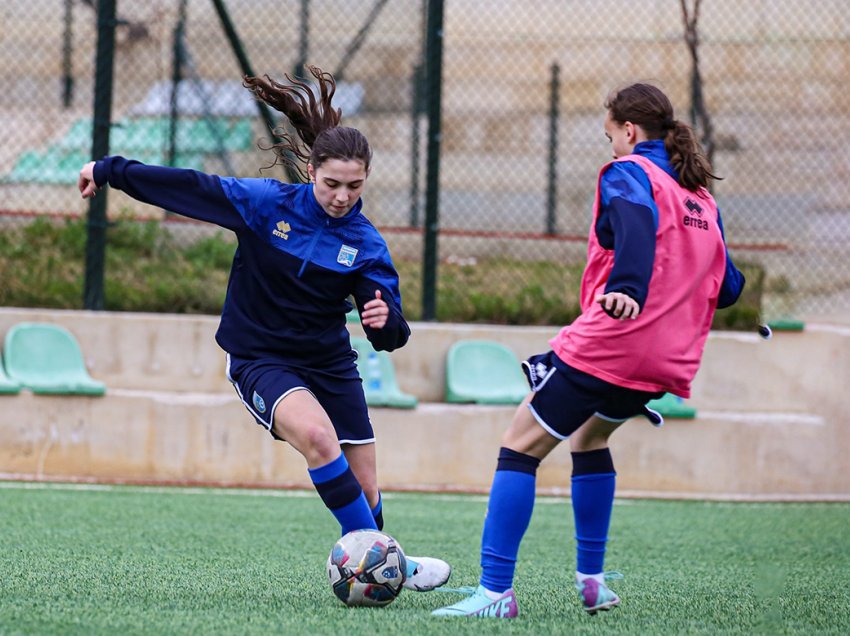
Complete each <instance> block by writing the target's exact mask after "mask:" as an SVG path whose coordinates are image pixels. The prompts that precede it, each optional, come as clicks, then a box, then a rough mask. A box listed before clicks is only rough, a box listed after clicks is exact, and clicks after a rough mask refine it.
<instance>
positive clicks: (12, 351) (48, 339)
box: [3, 322, 106, 395]
mask: <svg viewBox="0 0 850 636" xmlns="http://www.w3.org/2000/svg"><path fill="white" fill-rule="evenodd" d="M3 358H4V361H5V365H6V373H8V374H9V377H10V378H11V379H12V380H13V381H16V382H19V383H20V384H21V386H23V387H24V388H27V389H30V390H31V391H32V392H33V393H46V394H60V395H103V394H104V393H105V392H106V386H105V385H104V384H103V382H98V381H97V380H93V379H92V378H91V377H90V376H89V373H88V371H87V370H86V365H85V362H84V360H83V354H82V352H81V351H80V345H79V344H78V343H77V340H76V338H74V336H73V335H72V334H71V332H69V331H68V330H67V329H65V328H64V327H61V326H59V325H52V324H48V323H36V322H22V323H18V324H17V325H15V326H13V327H12V328H11V329H10V330H9V331H8V333H6V339H5V341H4V344H3Z"/></svg>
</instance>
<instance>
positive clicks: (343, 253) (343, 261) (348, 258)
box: [336, 245, 357, 267]
mask: <svg viewBox="0 0 850 636" xmlns="http://www.w3.org/2000/svg"><path fill="white" fill-rule="evenodd" d="M356 256H357V250H356V249H355V248H353V247H349V246H348V245H343V246H342V247H340V248H339V254H337V255H336V262H337V263H339V264H340V265H345V266H346V267H351V266H352V265H354V258H355V257H356Z"/></svg>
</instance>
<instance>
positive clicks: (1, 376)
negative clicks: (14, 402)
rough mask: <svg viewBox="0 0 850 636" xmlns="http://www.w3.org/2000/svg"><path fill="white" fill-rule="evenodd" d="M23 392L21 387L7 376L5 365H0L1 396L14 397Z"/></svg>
mask: <svg viewBox="0 0 850 636" xmlns="http://www.w3.org/2000/svg"><path fill="white" fill-rule="evenodd" d="M20 392H21V385H20V384H19V383H18V382H15V381H14V380H12V379H11V378H10V377H9V376H8V375H6V370H5V369H4V365H2V364H0V395H14V394H15V393H20Z"/></svg>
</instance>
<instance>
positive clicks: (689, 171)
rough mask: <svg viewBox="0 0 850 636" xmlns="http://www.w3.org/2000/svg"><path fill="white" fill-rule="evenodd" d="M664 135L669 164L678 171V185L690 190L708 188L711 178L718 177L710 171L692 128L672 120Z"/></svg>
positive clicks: (709, 164) (709, 165) (706, 158)
mask: <svg viewBox="0 0 850 636" xmlns="http://www.w3.org/2000/svg"><path fill="white" fill-rule="evenodd" d="M672 123H673V126H672V128H670V130H668V131H667V134H666V135H665V136H664V148H665V150H667V154H668V155H669V157H670V164H671V165H672V166H673V168H674V169H675V170H676V172H678V173H679V185H681V186H682V187H683V188H685V189H687V190H691V191H696V190H699V189H700V188H706V189H707V188H708V186H709V181H710V180H711V179H720V177H718V176H717V175H715V174H714V173H713V172H712V168H711V163H709V161H708V157H706V156H705V153H704V152H703V149H702V147H701V146H700V143H699V141H698V140H697V138H696V135H695V134H694V131H693V129H692V128H691V127H690V126H688V125H687V124H686V123H684V122H681V121H677V120H674V121H673V122H672Z"/></svg>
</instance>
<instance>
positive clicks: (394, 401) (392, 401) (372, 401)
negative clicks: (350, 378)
mask: <svg viewBox="0 0 850 636" xmlns="http://www.w3.org/2000/svg"><path fill="white" fill-rule="evenodd" d="M351 346H352V347H353V348H354V349H355V350H356V351H357V371H358V372H359V373H360V377H361V378H362V379H363V391H364V393H365V394H366V404H368V405H369V406H390V407H393V408H397V409H412V408H416V404H417V402H418V400H417V399H416V397H415V396H413V395H408V394H407V393H402V391H401V389H400V388H399V386H398V381H397V380H396V375H395V367H393V362H392V360H391V359H390V355H389V354H388V353H387V352H386V351H375V349H373V348H372V345H371V343H370V342H369V341H368V340H367V339H366V338H351ZM372 361H377V364H375V363H374V362H372ZM372 364H375V366H374V368H373V367H372ZM373 374H374V375H373Z"/></svg>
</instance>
